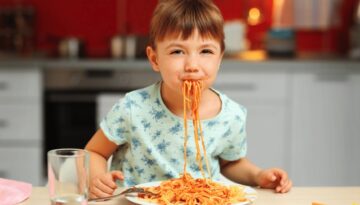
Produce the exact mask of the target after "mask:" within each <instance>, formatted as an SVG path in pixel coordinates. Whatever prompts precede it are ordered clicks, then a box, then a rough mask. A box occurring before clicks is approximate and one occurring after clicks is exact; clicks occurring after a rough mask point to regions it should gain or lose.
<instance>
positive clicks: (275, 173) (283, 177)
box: [256, 168, 292, 193]
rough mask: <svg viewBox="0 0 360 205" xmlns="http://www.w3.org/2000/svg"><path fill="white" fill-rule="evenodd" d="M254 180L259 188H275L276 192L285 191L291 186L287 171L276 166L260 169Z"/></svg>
mask: <svg viewBox="0 0 360 205" xmlns="http://www.w3.org/2000/svg"><path fill="white" fill-rule="evenodd" d="M256 181H257V182H258V185H259V186H260V187H261V188H267V189H275V191H276V192H278V193H286V192H288V191H289V190H290V189H291V186H292V182H291V180H290V179H289V178H288V175H287V173H286V172H285V171H284V170H282V169H277V168H272V169H266V170H262V171H261V172H260V173H259V174H258V176H257V179H256Z"/></svg>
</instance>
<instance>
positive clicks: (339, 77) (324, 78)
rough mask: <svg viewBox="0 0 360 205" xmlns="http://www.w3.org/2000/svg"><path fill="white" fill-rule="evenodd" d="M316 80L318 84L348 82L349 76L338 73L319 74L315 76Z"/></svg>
mask: <svg viewBox="0 0 360 205" xmlns="http://www.w3.org/2000/svg"><path fill="white" fill-rule="evenodd" d="M316 80H317V81H319V82H346V81H348V80H349V74H347V73H338V74H327V73H321V74H317V75H316Z"/></svg>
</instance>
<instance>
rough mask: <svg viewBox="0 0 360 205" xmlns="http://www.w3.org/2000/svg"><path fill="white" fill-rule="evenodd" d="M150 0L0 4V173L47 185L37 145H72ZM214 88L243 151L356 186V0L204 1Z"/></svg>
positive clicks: (99, 102) (120, 82) (142, 76)
mask: <svg viewBox="0 0 360 205" xmlns="http://www.w3.org/2000/svg"><path fill="white" fill-rule="evenodd" d="M156 3H157V1H156V0H146V1H145V0H133V1H127V0H102V1H97V0H86V1H85V0H76V1H74V0H53V1H46V0H0V177H4V178H12V179H17V180H23V181H27V182H31V183H33V184H34V185H43V184H44V183H46V163H45V162H46V152H47V151H48V150H49V149H53V148H59V147H83V146H84V145H85V143H86V142H87V141H88V140H89V138H90V137H91V135H92V134H93V133H94V131H95V129H96V127H97V124H98V122H99V120H100V119H101V118H102V116H103V115H104V114H105V113H106V112H107V111H108V109H109V108H110V106H111V105H112V104H113V103H114V102H115V101H116V100H117V99H118V98H119V97H121V95H123V94H124V93H125V92H127V91H130V90H133V89H136V88H139V87H143V86H146V85H149V84H151V83H153V82H155V81H156V80H158V79H159V76H157V75H156V74H155V73H153V72H152V71H151V69H150V65H149V64H148V63H147V61H146V59H145V55H144V50H143V48H144V46H145V45H146V40H147V39H146V37H147V32H148V29H149V28H148V25H149V20H150V17H151V14H152V11H153V9H154V7H155V5H156ZM215 3H216V4H217V5H218V6H219V8H220V9H221V11H222V13H223V16H224V19H225V21H226V25H225V33H226V46H227V50H226V57H225V59H224V61H223V63H222V66H221V71H220V74H219V78H218V79H217V81H216V84H215V87H216V88H218V89H219V90H222V91H223V92H224V93H226V94H227V95H229V96H230V97H232V98H233V99H234V100H236V101H238V102H239V103H241V104H243V105H245V106H246V107H247V108H248V112H249V116H248V118H249V119H248V131H247V132H248V140H249V158H251V159H252V160H253V161H255V163H256V164H258V165H259V166H261V167H269V166H280V167H283V168H285V169H286V170H287V171H288V172H289V174H290V176H291V177H292V178H293V180H294V183H295V185H297V186H327V185H334V186H344V185H360V177H359V176H358V173H360V149H359V148H358V146H359V145H360V135H359V133H360V108H359V106H358V105H359V104H360V70H359V68H360V61H359V59H360V42H359V41H360V40H359V39H360V7H359V6H360V5H359V0H241V1H239V0H215Z"/></svg>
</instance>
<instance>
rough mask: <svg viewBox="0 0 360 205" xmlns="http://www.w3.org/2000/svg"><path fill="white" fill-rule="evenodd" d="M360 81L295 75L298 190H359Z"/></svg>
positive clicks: (326, 74) (336, 73)
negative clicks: (299, 188) (324, 187)
mask: <svg viewBox="0 0 360 205" xmlns="http://www.w3.org/2000/svg"><path fill="white" fill-rule="evenodd" d="M359 80H360V78H359V75H358V74H354V73H352V72H350V71H349V70H346V69H341V68H339V69H337V70H331V69H329V70H324V71H320V72H319V71H318V72H294V74H293V77H292V82H293V85H292V89H293V90H292V108H291V110H292V113H291V115H292V120H291V122H292V123H291V136H292V140H291V144H290V146H291V175H292V177H293V180H294V184H295V185H296V186H305V185H306V186H327V185H329V186H334V185H335V186H336V185H338V186H343V185H359V184H360V177H359V173H360V169H359V163H360V161H359V157H360V156H359V153H360V152H359V148H358V146H359V145H360V141H359V133H360V121H359V116H360V110H359V107H358V106H359V104H360V95H359V93H360V82H359Z"/></svg>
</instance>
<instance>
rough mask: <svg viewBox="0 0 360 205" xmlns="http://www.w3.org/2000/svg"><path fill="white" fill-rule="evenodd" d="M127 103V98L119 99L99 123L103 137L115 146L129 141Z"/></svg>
mask: <svg viewBox="0 0 360 205" xmlns="http://www.w3.org/2000/svg"><path fill="white" fill-rule="evenodd" d="M128 101H129V99H128V97H127V96H125V97H124V98H122V99H119V101H118V102H116V103H115V104H114V105H113V107H112V108H111V109H110V111H109V112H108V113H107V114H106V116H105V117H104V119H103V120H102V121H101V122H100V128H101V129H102V131H103V132H104V134H105V136H106V137H107V138H108V139H109V140H110V141H112V142H114V143H115V144H117V145H121V144H124V143H126V142H127V140H128V139H129V135H130V127H131V126H129V125H130V111H131V106H130V104H129V103H127V102H128Z"/></svg>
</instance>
